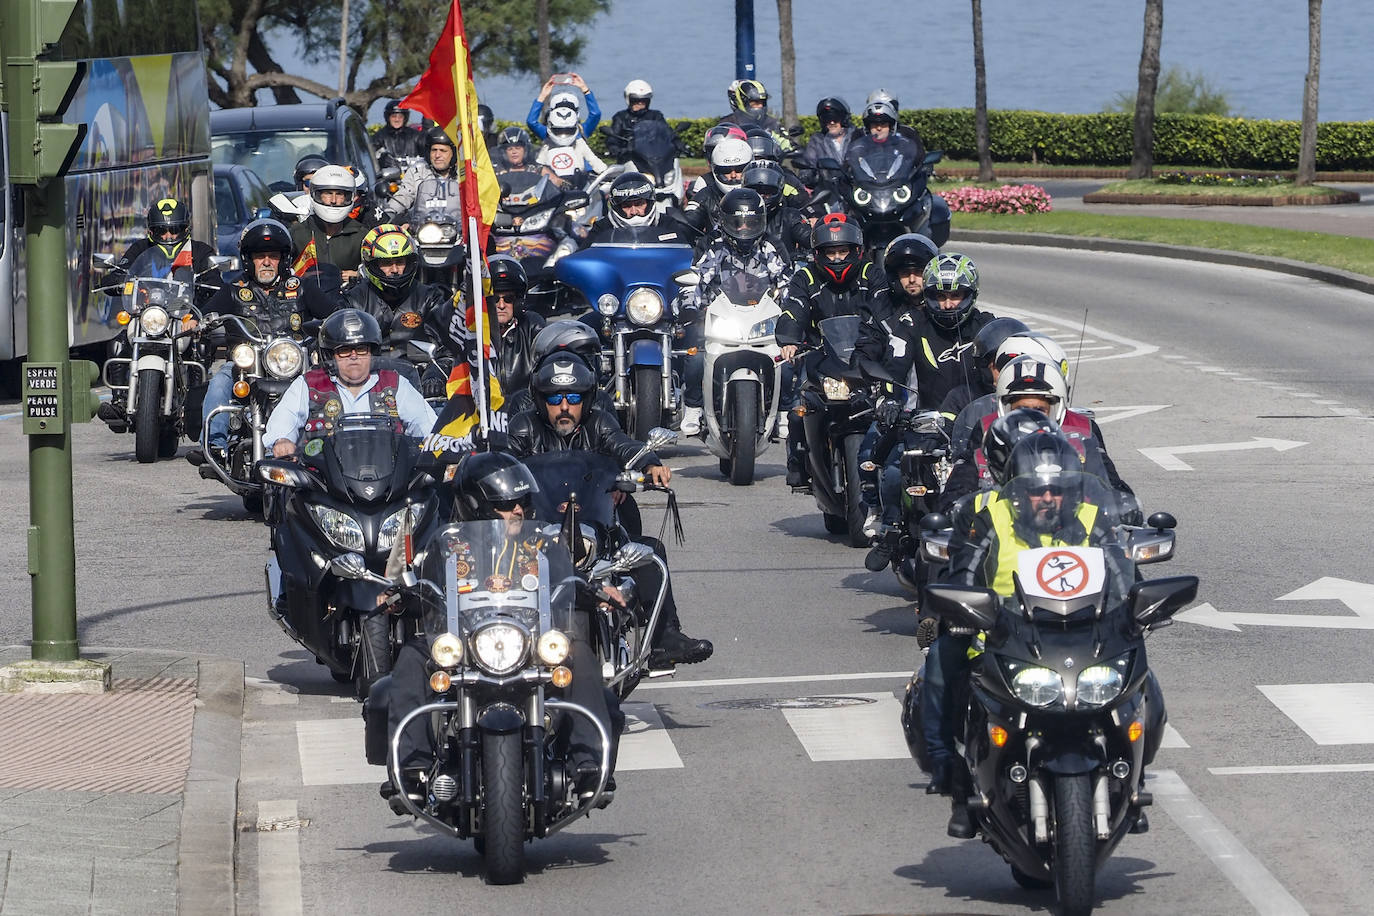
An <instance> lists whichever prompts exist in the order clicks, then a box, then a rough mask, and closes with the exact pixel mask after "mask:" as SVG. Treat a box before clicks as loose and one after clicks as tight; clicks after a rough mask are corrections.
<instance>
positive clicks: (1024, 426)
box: [983, 407, 1059, 487]
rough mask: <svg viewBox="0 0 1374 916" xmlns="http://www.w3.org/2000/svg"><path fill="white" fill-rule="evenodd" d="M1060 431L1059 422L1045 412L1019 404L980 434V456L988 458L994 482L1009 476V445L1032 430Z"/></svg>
mask: <svg viewBox="0 0 1374 916" xmlns="http://www.w3.org/2000/svg"><path fill="white" fill-rule="evenodd" d="M1039 432H1049V433H1057V432H1059V424H1058V423H1056V422H1054V420H1052V419H1050V418H1049V417H1047V416H1046V415H1045V414H1043V413H1041V412H1040V411H1038V410H1034V409H1032V408H1030V407H1018V408H1016V409H1015V410H1013V411H1011V412H1010V413H1008V414H1007V415H1006V416H1004V417H998V418H997V419H996V420H993V421H992V423H991V425H989V426H988V431H987V432H986V433H984V434H983V458H984V459H985V460H986V461H987V465H988V473H989V474H991V475H992V480H993V482H994V483H996V484H997V486H999V487H1000V486H1001V485H1002V484H1004V483H1006V482H1007V480H1008V477H1007V471H1008V462H1010V461H1011V453H1012V449H1014V448H1016V444H1017V443H1018V442H1020V441H1021V440H1022V439H1024V438H1026V437H1027V436H1029V435H1030V434H1031V433H1039Z"/></svg>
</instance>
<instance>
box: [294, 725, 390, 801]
mask: <svg viewBox="0 0 1374 916" xmlns="http://www.w3.org/2000/svg"><path fill="white" fill-rule="evenodd" d="M296 747H297V752H298V753H299V754H300V759H301V784H302V785H307V786H355V785H367V784H369V783H371V784H373V785H375V784H377V783H380V782H381V781H382V780H384V779H386V767H381V766H373V765H372V764H370V763H368V762H367V758H366V755H365V754H364V753H363V720H362V718H361V717H360V716H349V717H348V718H346V719H303V720H301V721H298V722H297V723H296Z"/></svg>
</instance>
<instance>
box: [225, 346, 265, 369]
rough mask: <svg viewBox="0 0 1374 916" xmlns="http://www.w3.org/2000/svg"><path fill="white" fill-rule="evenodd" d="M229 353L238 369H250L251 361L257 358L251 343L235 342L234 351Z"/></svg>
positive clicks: (253, 361) (255, 360) (251, 366)
mask: <svg viewBox="0 0 1374 916" xmlns="http://www.w3.org/2000/svg"><path fill="white" fill-rule="evenodd" d="M231 355H232V357H233V359H234V365H235V366H238V367H239V368H240V369H252V368H253V363H255V362H257V360H258V354H257V352H256V351H255V350H254V349H253V345H252V344H246V343H241V344H235V345H234V352H233V353H232V354H231Z"/></svg>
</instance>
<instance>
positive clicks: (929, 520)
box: [919, 512, 950, 534]
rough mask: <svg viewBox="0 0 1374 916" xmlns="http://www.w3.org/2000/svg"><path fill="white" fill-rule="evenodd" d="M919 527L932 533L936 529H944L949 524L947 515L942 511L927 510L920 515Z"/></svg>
mask: <svg viewBox="0 0 1374 916" xmlns="http://www.w3.org/2000/svg"><path fill="white" fill-rule="evenodd" d="M919 524H920V528H921V530H922V531H927V532H930V533H931V534H934V533H935V532H937V531H944V530H945V529H946V528H948V527H949V526H950V521H949V516H948V515H945V514H944V513H943V512H927V513H926V514H925V515H923V516H921V521H920V523H919Z"/></svg>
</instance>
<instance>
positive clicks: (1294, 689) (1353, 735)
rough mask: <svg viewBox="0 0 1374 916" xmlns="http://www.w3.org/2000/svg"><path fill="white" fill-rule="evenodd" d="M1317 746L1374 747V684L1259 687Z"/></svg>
mask: <svg viewBox="0 0 1374 916" xmlns="http://www.w3.org/2000/svg"><path fill="white" fill-rule="evenodd" d="M1259 690H1260V692H1261V693H1263V694H1264V695H1265V696H1266V697H1268V698H1269V702H1271V703H1273V704H1274V705H1275V706H1277V707H1278V708H1279V710H1280V711H1281V712H1282V713H1283V714H1284V715H1286V716H1287V717H1288V718H1290V719H1292V720H1293V722H1294V723H1295V724H1296V725H1297V726H1298V727H1299V728H1301V729H1302V730H1303V731H1305V732H1307V734H1308V736H1309V737H1311V739H1312V740H1313V741H1315V742H1316V743H1317V744H1374V684H1267V685H1266V684H1261V685H1259Z"/></svg>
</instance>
